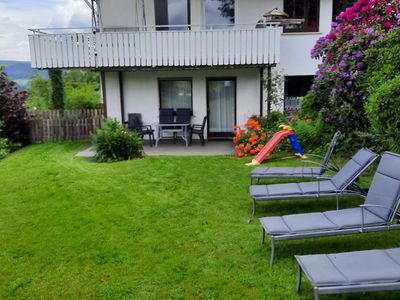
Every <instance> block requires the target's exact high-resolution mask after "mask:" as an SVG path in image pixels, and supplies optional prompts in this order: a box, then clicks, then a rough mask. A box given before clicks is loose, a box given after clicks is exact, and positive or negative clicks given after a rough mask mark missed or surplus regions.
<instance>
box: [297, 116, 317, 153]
mask: <svg viewBox="0 0 400 300" xmlns="http://www.w3.org/2000/svg"><path fill="white" fill-rule="evenodd" d="M314 123H315V121H314ZM314 123H313V122H311V123H310V124H308V123H307V122H306V121H305V120H297V121H296V123H295V124H294V126H293V129H294V131H295V133H296V137H297V139H298V141H299V143H300V145H301V147H302V148H303V150H304V151H309V150H314V149H315V148H318V147H319V146H320V145H321V144H320V143H321V140H320V136H319V127H318V126H316V124H314Z"/></svg>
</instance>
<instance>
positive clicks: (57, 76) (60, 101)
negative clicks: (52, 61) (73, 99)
mask: <svg viewBox="0 0 400 300" xmlns="http://www.w3.org/2000/svg"><path fill="white" fill-rule="evenodd" d="M49 78H50V82H51V107H52V108H53V109H64V106H65V105H64V84H63V80H62V71H61V70H49Z"/></svg>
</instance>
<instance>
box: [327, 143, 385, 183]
mask: <svg viewBox="0 0 400 300" xmlns="http://www.w3.org/2000/svg"><path fill="white" fill-rule="evenodd" d="M376 156H377V154H376V153H374V152H372V151H370V150H368V149H365V148H363V149H361V150H359V151H358V152H357V153H356V154H355V155H354V156H353V157H352V158H351V159H350V160H349V161H348V162H347V163H346V164H345V165H344V166H343V168H341V169H340V171H339V172H337V173H336V174H335V176H333V178H332V182H333V183H334V184H335V186H337V187H338V188H339V189H344V188H345V187H346V186H347V185H349V184H350V183H351V182H352V181H353V180H354V178H356V177H357V176H358V175H359V174H360V172H361V171H362V170H363V169H364V168H365V167H366V166H368V165H369V164H370V163H371V162H372V161H373V160H374V159H375V158H376Z"/></svg>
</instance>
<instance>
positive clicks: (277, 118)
mask: <svg viewBox="0 0 400 300" xmlns="http://www.w3.org/2000/svg"><path fill="white" fill-rule="evenodd" d="M260 122H261V126H262V127H264V128H268V129H269V130H272V131H277V130H278V129H279V125H281V124H288V122H289V121H288V119H287V118H286V116H285V115H284V114H283V113H281V112H279V111H272V112H270V113H269V114H268V115H267V116H266V117H265V118H264V119H261V120H260Z"/></svg>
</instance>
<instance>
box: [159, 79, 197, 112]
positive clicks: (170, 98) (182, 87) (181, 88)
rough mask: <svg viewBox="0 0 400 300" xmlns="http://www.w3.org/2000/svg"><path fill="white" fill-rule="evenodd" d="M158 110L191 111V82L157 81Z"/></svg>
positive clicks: (176, 80) (188, 80) (179, 80)
mask: <svg viewBox="0 0 400 300" xmlns="http://www.w3.org/2000/svg"><path fill="white" fill-rule="evenodd" d="M158 85H159V89H160V108H173V109H177V108H190V109H192V80H190V79H159V81H158Z"/></svg>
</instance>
